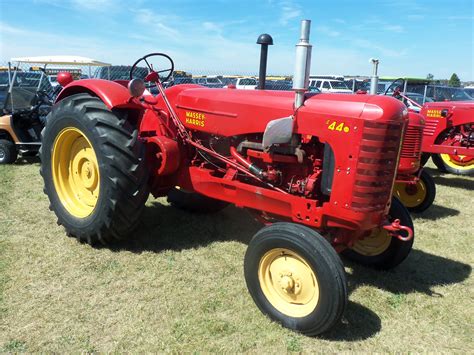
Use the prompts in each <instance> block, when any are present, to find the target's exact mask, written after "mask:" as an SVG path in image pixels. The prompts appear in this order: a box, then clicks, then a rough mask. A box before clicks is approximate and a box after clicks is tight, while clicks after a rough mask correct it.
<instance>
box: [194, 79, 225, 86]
mask: <svg viewBox="0 0 474 355" xmlns="http://www.w3.org/2000/svg"><path fill="white" fill-rule="evenodd" d="M194 82H195V83H196V84H199V85H202V86H206V87H208V88H222V87H224V84H223V83H222V81H220V79H219V78H216V77H204V78H195V79H194Z"/></svg>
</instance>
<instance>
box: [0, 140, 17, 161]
mask: <svg viewBox="0 0 474 355" xmlns="http://www.w3.org/2000/svg"><path fill="white" fill-rule="evenodd" d="M0 150H1V151H3V153H4V154H5V156H4V158H3V159H1V160H0V164H10V163H13V162H14V161H15V160H16V155H17V151H16V148H15V144H14V143H13V142H11V141H9V140H5V139H0Z"/></svg>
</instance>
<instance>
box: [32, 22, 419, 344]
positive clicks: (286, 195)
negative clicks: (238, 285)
mask: <svg viewBox="0 0 474 355" xmlns="http://www.w3.org/2000/svg"><path fill="white" fill-rule="evenodd" d="M309 29H310V22H309V21H307V20H305V21H303V22H302V26H301V36H300V41H299V42H298V44H297V46H296V67H295V75H294V78H293V89H294V93H291V92H283V91H267V90H236V89H233V88H221V89H212V88H206V87H202V86H199V85H194V84H184V85H175V86H173V87H170V88H168V89H166V90H164V88H163V85H162V82H165V81H167V80H168V79H169V77H170V76H171V74H172V73H173V70H174V64H173V61H172V60H171V58H170V57H169V56H167V55H166V54H162V53H152V54H149V55H146V56H144V57H143V58H140V59H139V60H138V61H137V62H136V63H135V64H134V65H133V66H132V67H131V70H130V79H131V80H129V81H115V82H112V81H105V80H79V81H73V80H72V77H71V76H69V77H67V76H64V77H62V84H63V86H65V87H64V89H63V90H62V92H61V93H60V94H59V95H58V97H57V100H56V103H55V105H54V107H53V109H52V112H51V115H50V117H49V119H48V122H47V125H46V127H45V130H44V131H43V145H42V147H41V162H42V163H41V164H42V165H41V174H42V176H43V179H44V183H45V192H46V194H47V195H48V197H49V200H50V202H51V209H52V210H53V211H54V212H55V214H56V215H57V217H58V223H60V224H62V225H63V226H64V227H65V229H66V232H67V233H68V235H71V236H73V237H75V238H77V239H78V240H80V241H85V242H88V243H90V244H96V243H102V244H107V243H110V242H113V241H115V240H117V239H122V238H127V237H132V236H133V230H134V228H135V227H136V226H137V224H138V223H140V218H139V217H140V213H141V211H142V210H143V208H144V205H145V201H146V200H147V197H148V194H149V192H151V193H152V194H153V195H154V196H155V197H163V196H168V198H169V199H170V202H171V203H172V204H173V205H175V206H177V207H181V208H187V209H194V210H199V211H217V210H219V209H222V208H224V207H225V206H226V205H227V204H229V203H231V204H234V205H236V206H238V207H242V208H247V209H249V210H250V211H252V212H253V213H254V215H255V216H257V217H258V218H259V220H261V221H262V222H263V223H264V224H266V226H265V227H263V228H262V229H261V230H260V231H259V232H258V233H257V234H256V235H255V236H254V237H253V239H252V240H251V241H250V243H249V245H248V249H247V252H246V255H245V259H244V272H245V280H246V283H247V287H248V290H249V292H250V294H251V296H252V298H253V299H254V301H255V303H256V304H257V306H258V307H259V308H260V310H262V312H263V313H265V314H267V315H268V316H269V317H271V318H272V319H274V320H276V321H278V322H280V323H282V324H283V325H284V326H286V327H288V328H291V329H294V330H297V331H300V332H302V333H304V334H308V335H315V334H320V333H322V332H324V331H327V330H328V329H329V328H331V327H332V326H333V325H334V324H336V323H337V322H338V321H339V319H340V318H341V316H342V314H343V312H344V309H345V306H346V303H347V297H348V290H347V283H346V277H345V272H344V268H343V265H342V262H341V260H340V258H339V256H338V254H337V252H342V253H344V255H346V256H347V257H348V258H350V259H352V260H354V261H356V262H359V263H362V264H364V265H368V266H372V267H375V268H383V269H389V268H392V267H395V266H397V265H398V264H399V263H401V262H402V261H403V260H404V259H405V258H406V257H407V255H408V254H409V252H410V250H411V248H412V245H413V240H414V231H413V223H412V220H411V217H410V214H409V213H408V211H407V209H406V208H405V207H404V206H403V205H402V204H401V203H400V202H399V200H398V199H397V198H396V197H392V191H393V185H394V180H395V176H396V174H397V168H398V165H399V160H400V151H401V141H402V138H403V135H404V132H405V128H406V125H407V122H408V113H407V110H406V107H405V106H404V105H403V104H402V103H401V102H400V101H398V100H396V99H394V98H391V97H385V96H375V95H343V94H317V93H309V92H308V86H309V80H308V79H309V71H310V68H309V64H310V62H311V61H310V55H311V45H310V44H309ZM139 65H142V66H146V67H147V68H148V74H147V76H146V78H145V80H141V79H138V78H136V77H135V75H134V72H135V69H136V68H137V67H139ZM152 86H153V87H155V88H156V89H157V90H158V92H159V95H156V96H154V95H152V94H150V89H151V87H152ZM170 223H173V221H170Z"/></svg>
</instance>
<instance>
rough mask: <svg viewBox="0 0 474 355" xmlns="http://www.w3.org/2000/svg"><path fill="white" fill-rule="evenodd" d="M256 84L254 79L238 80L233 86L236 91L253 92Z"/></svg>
mask: <svg viewBox="0 0 474 355" xmlns="http://www.w3.org/2000/svg"><path fill="white" fill-rule="evenodd" d="M257 84H258V83H257V79H255V78H238V79H237V80H236V82H235V84H234V85H235V87H236V88H237V89H242V90H255V89H256V88H257Z"/></svg>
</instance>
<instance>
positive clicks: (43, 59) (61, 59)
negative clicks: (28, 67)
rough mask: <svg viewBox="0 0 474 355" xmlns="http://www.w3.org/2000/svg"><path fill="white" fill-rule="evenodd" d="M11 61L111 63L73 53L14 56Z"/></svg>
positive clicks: (82, 63) (75, 63)
mask: <svg viewBox="0 0 474 355" xmlns="http://www.w3.org/2000/svg"><path fill="white" fill-rule="evenodd" d="M11 62H18V63H39V64H55V65H58V64H59V65H88V66H96V67H108V66H110V65H111V64H109V63H104V62H101V61H98V60H95V59H91V58H87V57H79V56H72V55H53V56H40V57H20V58H12V59H11Z"/></svg>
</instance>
